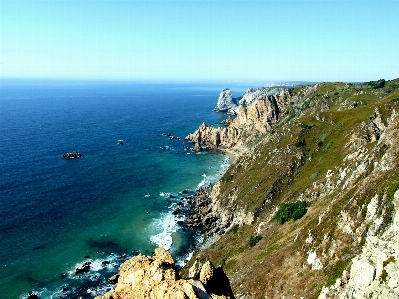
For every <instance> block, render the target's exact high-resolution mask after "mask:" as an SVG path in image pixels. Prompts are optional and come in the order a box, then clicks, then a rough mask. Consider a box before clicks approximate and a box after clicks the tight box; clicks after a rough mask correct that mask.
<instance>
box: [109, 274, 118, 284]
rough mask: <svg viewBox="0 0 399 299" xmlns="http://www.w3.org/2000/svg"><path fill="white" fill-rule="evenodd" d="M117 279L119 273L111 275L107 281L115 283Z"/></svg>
mask: <svg viewBox="0 0 399 299" xmlns="http://www.w3.org/2000/svg"><path fill="white" fill-rule="evenodd" d="M118 279H119V274H115V275H112V276H111V277H110V278H108V282H109V283H110V284H117V283H118Z"/></svg>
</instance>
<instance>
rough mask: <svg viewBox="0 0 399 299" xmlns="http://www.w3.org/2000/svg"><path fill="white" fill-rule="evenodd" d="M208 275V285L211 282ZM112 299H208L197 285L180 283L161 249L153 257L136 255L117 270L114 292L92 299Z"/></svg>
mask: <svg viewBox="0 0 399 299" xmlns="http://www.w3.org/2000/svg"><path fill="white" fill-rule="evenodd" d="M204 271H205V270H204ZM208 274H209V273H208V272H207V276H206V280H207V282H208V284H209V282H211V283H213V282H215V281H216V280H215V279H212V276H209V275H208ZM116 298H118V299H130V298H137V299H141V298H142V299H152V298H162V299H208V298H211V296H210V294H209V293H208V290H207V289H206V288H205V287H204V285H203V284H202V283H201V282H200V281H198V280H193V279H188V280H185V279H180V277H179V274H178V272H177V269H176V266H175V262H174V260H173V258H172V256H171V254H170V253H169V252H167V251H166V250H165V249H163V248H157V249H156V250H155V255H154V256H144V255H142V254H139V255H138V256H135V257H133V258H131V259H129V260H127V261H125V262H124V263H123V264H122V265H121V266H120V271H119V279H118V282H117V284H116V287H115V290H114V291H111V292H109V293H106V294H105V295H102V296H97V297H96V299H116ZM218 298H233V297H218Z"/></svg>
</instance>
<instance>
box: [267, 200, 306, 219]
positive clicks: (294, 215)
mask: <svg viewBox="0 0 399 299" xmlns="http://www.w3.org/2000/svg"><path fill="white" fill-rule="evenodd" d="M309 206H310V203H309V202H307V201H299V200H298V201H296V202H291V203H283V204H281V205H279V208H278V211H277V213H276V215H274V217H273V220H276V221H277V222H278V223H280V224H284V223H285V222H287V221H289V220H291V219H294V220H298V219H300V218H302V217H303V216H304V215H305V214H306V212H307V211H308V207H309Z"/></svg>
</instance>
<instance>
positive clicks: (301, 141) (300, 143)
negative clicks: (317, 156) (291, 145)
mask: <svg viewBox="0 0 399 299" xmlns="http://www.w3.org/2000/svg"><path fill="white" fill-rule="evenodd" d="M305 144H306V143H305V140H299V141H297V142H295V146H296V147H301V146H304V145H305Z"/></svg>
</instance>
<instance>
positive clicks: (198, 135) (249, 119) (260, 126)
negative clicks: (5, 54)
mask: <svg viewBox="0 0 399 299" xmlns="http://www.w3.org/2000/svg"><path fill="white" fill-rule="evenodd" d="M291 97H292V95H291V92H290V91H285V92H283V93H281V94H274V95H267V96H264V97H261V98H259V99H258V100H256V101H253V102H251V103H250V104H249V105H248V106H246V105H240V107H239V108H238V113H237V117H236V118H235V119H234V120H233V121H232V122H231V123H230V125H229V126H228V127H219V128H213V127H209V126H207V125H206V124H205V123H203V124H202V125H201V126H200V127H199V128H198V130H197V131H195V132H194V133H192V134H189V135H188V136H186V140H190V141H192V142H194V143H195V144H196V145H197V147H198V145H200V146H207V147H211V148H219V149H232V148H234V149H237V150H238V149H239V148H240V147H244V146H245V145H246V144H248V143H250V142H253V141H254V140H256V139H257V138H258V137H260V136H262V135H263V134H264V133H266V131H268V130H269V129H271V128H272V126H273V125H275V124H276V123H277V121H278V119H279V118H280V116H281V115H282V114H284V113H285V112H286V111H287V108H288V104H289V102H290V100H291Z"/></svg>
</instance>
